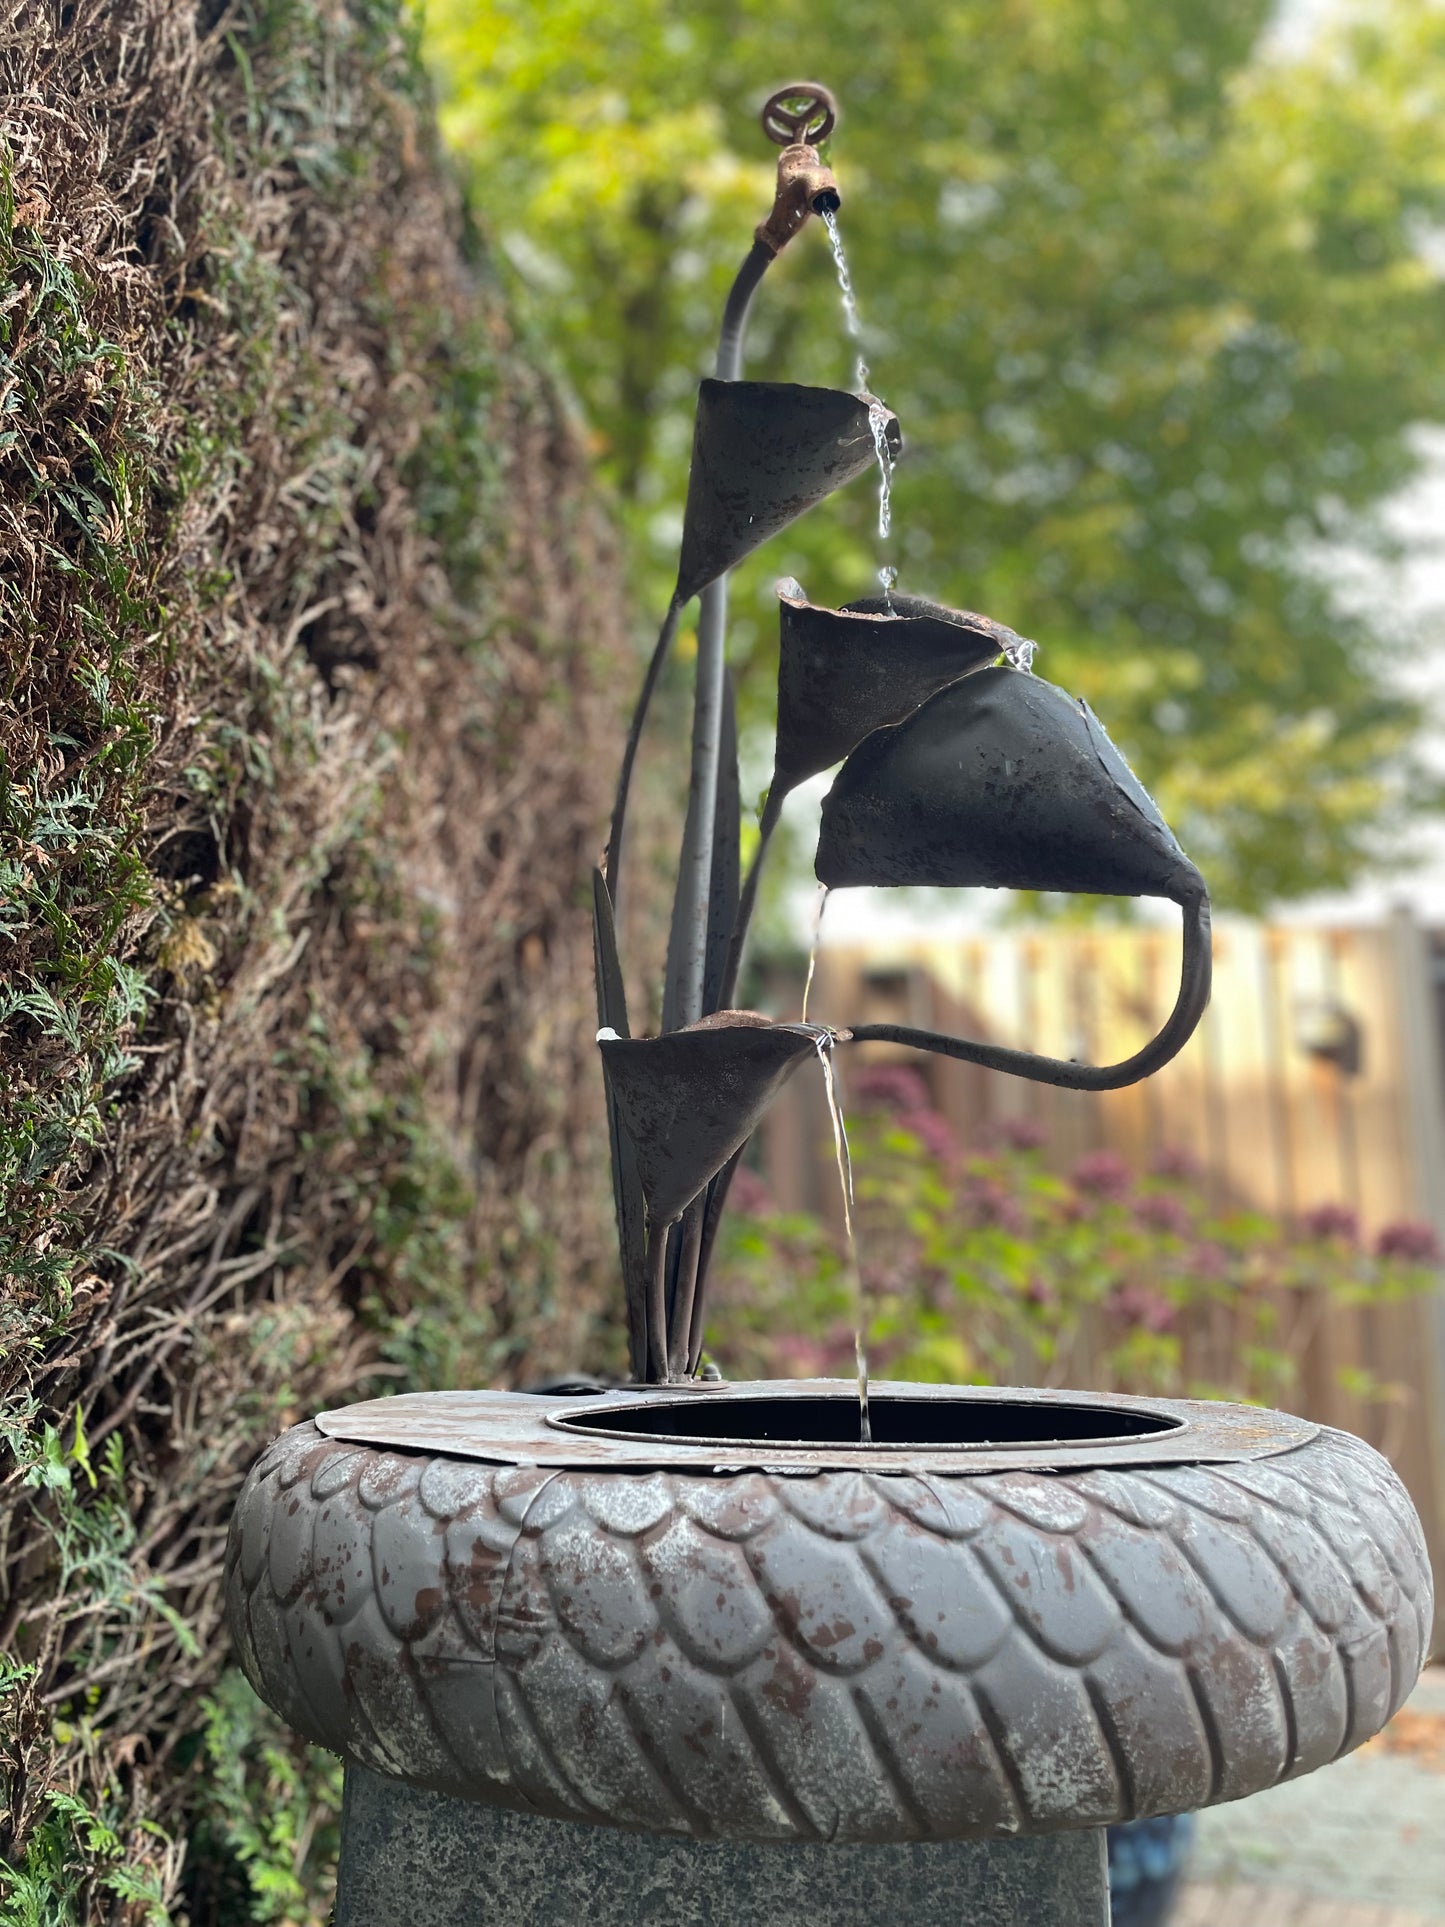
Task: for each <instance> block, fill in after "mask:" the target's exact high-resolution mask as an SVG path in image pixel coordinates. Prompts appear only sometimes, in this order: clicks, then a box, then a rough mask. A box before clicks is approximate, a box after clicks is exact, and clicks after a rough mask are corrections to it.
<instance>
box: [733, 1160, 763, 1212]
mask: <svg viewBox="0 0 1445 1927" xmlns="http://www.w3.org/2000/svg"><path fill="white" fill-rule="evenodd" d="M728 1203H729V1204H730V1205H732V1206H733V1208H734V1209H735V1210H737V1211H741V1212H742V1214H743V1216H744V1217H745V1218H765V1217H766V1216H767V1215H768V1213H769V1212H770V1211H771V1210H772V1209H773V1195H772V1193H771V1191H769V1189H768V1187H767V1185H766V1184H764V1182H763V1180H762V1179H761V1178H760V1177H759V1176H758V1174H757V1172H756V1171H753V1170H751V1169H749V1167H748V1166H747V1165H746V1164H740V1165H739V1166H738V1168H737V1170H736V1171H734V1172H733V1181H732V1188H731V1190H730V1191H729V1192H728Z"/></svg>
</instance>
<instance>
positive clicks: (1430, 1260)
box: [1375, 1218, 1440, 1265]
mask: <svg viewBox="0 0 1445 1927" xmlns="http://www.w3.org/2000/svg"><path fill="white" fill-rule="evenodd" d="M1375 1255H1376V1256H1377V1257H1379V1258H1400V1259H1403V1260H1404V1262H1405V1263H1406V1264H1411V1265H1438V1264H1439V1262H1440V1240H1439V1239H1438V1238H1437V1237H1436V1236H1435V1233H1434V1230H1433V1229H1432V1227H1431V1226H1430V1225H1428V1224H1422V1223H1420V1222H1419V1220H1418V1219H1414V1218H1402V1219H1401V1220H1400V1222H1399V1223H1398V1224H1387V1225H1386V1226H1385V1228H1384V1230H1383V1231H1382V1232H1381V1233H1380V1235H1379V1237H1378V1238H1377V1239H1376V1240H1375Z"/></svg>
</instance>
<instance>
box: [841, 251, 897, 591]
mask: <svg viewBox="0 0 1445 1927" xmlns="http://www.w3.org/2000/svg"><path fill="white" fill-rule="evenodd" d="M823 225H824V227H826V228H827V230H828V245H829V247H831V248H832V250H833V265H834V267H835V268H836V269H837V271H838V291H839V293H840V294H841V295H842V297H843V320H844V322H845V324H846V326H847V329H848V334H849V336H850V338H851V339H852V340H853V341H855V342H857V343H858V344H859V346H858V358H857V361H856V363H855V365H854V369H853V386H854V387H855V388H856V389H857V391H858V393H859V394H860V395H862V396H866V397H867V400H868V426H869V427H870V428H871V429H872V431H873V447H874V449H875V450H876V451H877V455H878V537H879V540H880V541H882V542H886V541H887V540H888V537H889V535H890V534H891V533H892V530H893V456H892V454H891V453H890V451H889V447H888V410H887V409H886V408H885V407H884V406H883V404H882V402H881V401H879V400H877V398H876V397H875V396H872V395H869V393H868V381H869V374H868V363H867V362H866V361H865V360H864V359H863V348H862V342H863V322H862V317H861V316H860V315H859V313H858V297H857V295H856V293H855V292H854V289H853V277H852V275H851V274H850V273H849V272H848V257H847V255H846V254H845V253H844V252H843V230H842V229H841V228H840V227H839V225H838V217H837V215H836V214H826V213H825V214H824V216H823ZM878 580H879V581H880V582H881V583H882V585H883V606H884V608H885V609H886V610H888V612H889V613H890V614H891V613H892V608H893V604H892V601H891V597H892V593H893V584H894V583H895V582H896V581H897V580H898V571H897V569H895V568H891V567H889V566H888V565H886V564H885V566H884V567H883V568H881V569H880V570H879V571H878Z"/></svg>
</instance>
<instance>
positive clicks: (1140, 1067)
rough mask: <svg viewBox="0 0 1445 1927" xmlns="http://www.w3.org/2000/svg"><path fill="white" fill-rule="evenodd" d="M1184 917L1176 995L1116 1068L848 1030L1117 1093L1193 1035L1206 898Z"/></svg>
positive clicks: (1202, 979)
mask: <svg viewBox="0 0 1445 1927" xmlns="http://www.w3.org/2000/svg"><path fill="white" fill-rule="evenodd" d="M1180 908H1181V909H1182V911H1183V913H1184V961H1183V965H1182V968H1181V972H1180V979H1179V995H1178V997H1177V998H1176V1000H1175V1004H1174V1008H1173V1010H1172V1011H1171V1012H1170V1013H1169V1018H1168V1021H1167V1022H1166V1023H1165V1025H1164V1027H1163V1029H1162V1030H1160V1031H1159V1032H1158V1034H1157V1035H1156V1036H1154V1037H1152V1038H1151V1039H1150V1040H1149V1042H1148V1043H1147V1044H1146V1045H1145V1046H1144V1048H1143V1050H1141V1051H1136V1052H1135V1053H1134V1055H1133V1056H1132V1057H1126V1058H1125V1059H1124V1060H1123V1062H1122V1063H1118V1064H1080V1063H1076V1062H1075V1061H1074V1060H1073V1059H1072V1058H1066V1057H1040V1056H1037V1055H1036V1054H1035V1053H1034V1052H1033V1051H1027V1050H1010V1049H1008V1048H1007V1047H1006V1046H1005V1045H1003V1044H979V1043H974V1042H973V1041H972V1040H971V1039H969V1038H967V1037H948V1036H946V1035H944V1033H943V1032H941V1031H934V1030H914V1029H912V1028H910V1026H909V1025H907V1024H859V1025H857V1026H855V1027H854V1029H853V1031H852V1041H853V1042H854V1043H855V1044H866V1043H878V1044H907V1045H909V1046H910V1047H911V1048H912V1049H914V1050H926V1051H932V1052H933V1053H934V1054H935V1055H936V1056H939V1057H960V1058H962V1059H963V1061H964V1062H965V1063H966V1064H982V1065H983V1066H984V1068H985V1069H986V1070H991V1071H1006V1072H1007V1073H1008V1074H1009V1076H1011V1077H1027V1078H1031V1079H1032V1080H1033V1082H1034V1083H1036V1084H1056V1085H1058V1086H1059V1087H1060V1088H1061V1089H1063V1090H1069V1091H1119V1090H1123V1088H1124V1087H1125V1085H1127V1084H1137V1083H1138V1082H1139V1080H1140V1079H1141V1078H1144V1077H1148V1076H1150V1075H1151V1074H1152V1073H1153V1072H1154V1071H1157V1070H1158V1069H1160V1067H1161V1066H1162V1065H1164V1064H1167V1063H1168V1062H1169V1060H1170V1058H1171V1057H1177V1056H1178V1055H1179V1052H1180V1051H1181V1050H1183V1048H1184V1046H1185V1045H1186V1044H1187V1043H1188V1042H1189V1039H1190V1038H1191V1037H1192V1036H1193V1035H1194V1031H1195V1028H1196V1026H1197V1025H1198V1023H1199V1020H1200V1018H1201V1017H1202V1016H1203V1015H1204V1009H1205V1006H1206V1005H1207V1004H1208V1002H1209V985H1210V977H1211V972H1212V962H1213V960H1212V953H1211V950H1210V942H1209V898H1208V896H1207V895H1206V894H1205V893H1204V892H1203V891H1200V892H1199V893H1198V895H1196V896H1191V897H1189V898H1187V899H1186V900H1185V901H1184V902H1183V903H1182V904H1181V905H1180Z"/></svg>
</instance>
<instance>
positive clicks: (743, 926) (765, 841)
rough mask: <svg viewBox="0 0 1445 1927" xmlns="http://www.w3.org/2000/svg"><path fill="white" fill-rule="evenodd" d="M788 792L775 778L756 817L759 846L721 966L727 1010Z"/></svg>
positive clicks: (734, 992) (720, 998)
mask: <svg viewBox="0 0 1445 1927" xmlns="http://www.w3.org/2000/svg"><path fill="white" fill-rule="evenodd" d="M786 801H787V795H786V793H785V791H784V789H783V787H782V785H781V783H777V782H774V783H773V785H772V787H771V788H770V789H769V791H768V794H767V798H766V800H765V801H764V803H763V813H762V815H761V816H760V817H759V818H758V847H757V849H756V850H754V852H753V860H752V862H751V863H750V864H749V865H748V874H747V876H746V878H745V879H744V881H743V889H742V895H741V896H740V897H739V898H738V913H737V916H736V918H735V919H734V920H733V934H732V941H731V942H730V943H729V945H728V960H727V963H726V965H725V966H724V969H723V975H722V986H721V988H720V990H719V993H718V1009H719V1010H727V1009H729V1008H730V1007H731V1005H732V1001H733V998H734V997H735V996H736V995H737V989H738V973H739V972H740V971H741V969H742V963H743V949H744V947H745V945H746V944H747V940H748V925H749V924H750V923H751V922H752V920H753V909H754V906H755V905H756V903H757V896H758V883H759V881H760V880H761V877H762V873H763V862H764V859H765V858H766V856H767V854H768V845H769V843H771V841H772V838H773V831H774V830H775V829H776V828H777V827H778V824H779V823H780V822H781V821H782V815H783V804H784V803H785V802H786Z"/></svg>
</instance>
